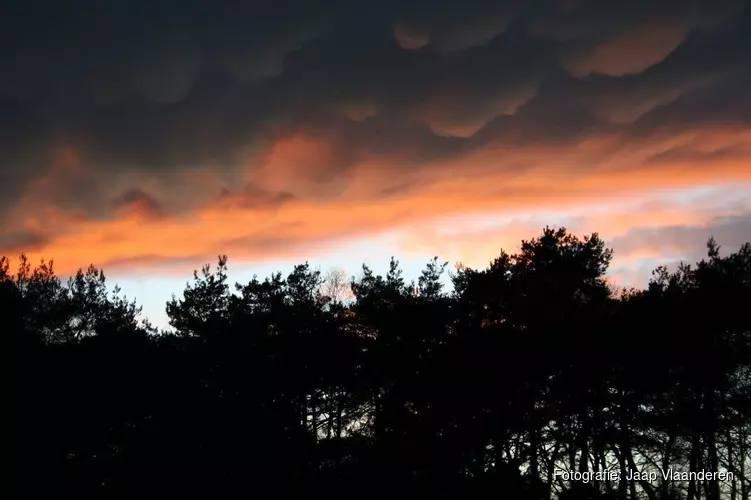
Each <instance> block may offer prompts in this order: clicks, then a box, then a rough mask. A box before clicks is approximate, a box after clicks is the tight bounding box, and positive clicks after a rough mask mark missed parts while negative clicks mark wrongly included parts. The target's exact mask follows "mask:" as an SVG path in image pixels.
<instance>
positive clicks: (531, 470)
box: [0, 228, 751, 500]
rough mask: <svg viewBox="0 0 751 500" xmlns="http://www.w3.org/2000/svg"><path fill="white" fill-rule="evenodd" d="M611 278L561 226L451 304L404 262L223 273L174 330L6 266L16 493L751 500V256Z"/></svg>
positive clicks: (86, 276) (586, 242)
mask: <svg viewBox="0 0 751 500" xmlns="http://www.w3.org/2000/svg"><path fill="white" fill-rule="evenodd" d="M611 258H612V251H611V250H609V249H608V248H607V247H606V245H605V243H604V242H603V241H602V240H601V239H600V238H599V237H598V235H597V234H592V235H588V236H584V237H581V238H580V237H577V236H575V235H572V234H570V233H569V232H567V231H566V229H564V228H561V229H551V228H546V229H545V230H544V231H543V232H542V234H541V235H540V236H539V237H537V238H535V239H532V240H530V241H523V242H522V245H521V247H520V250H519V251H518V252H517V253H515V254H508V253H506V252H503V251H501V253H500V255H499V256H498V257H497V258H496V259H494V260H493V261H492V262H491V263H490V264H489V266H488V267H487V268H485V269H472V268H468V267H462V266H457V267H456V269H455V270H454V271H451V272H449V275H450V279H451V282H452V284H453V287H452V289H450V290H445V289H444V287H443V279H442V276H444V274H445V273H446V272H447V270H446V268H447V263H443V262H440V261H439V260H438V259H437V258H436V259H433V260H432V261H430V262H429V263H428V264H427V266H426V268H425V269H424V270H423V271H422V273H421V275H420V276H419V278H418V279H417V281H416V282H407V281H406V280H405V278H404V277H403V275H402V271H401V270H400V268H399V263H398V261H396V260H395V259H393V258H392V260H391V263H390V266H389V270H388V272H387V273H386V274H385V276H382V275H378V274H376V273H374V272H373V271H372V270H371V269H370V268H368V267H367V266H363V269H362V273H361V275H360V276H358V277H353V278H352V279H351V280H349V281H348V280H346V279H345V278H344V276H343V275H342V274H341V273H328V274H322V273H321V272H319V271H317V270H314V269H312V268H311V267H310V266H309V265H308V264H302V265H298V266H295V268H294V269H293V270H292V272H291V273H289V274H288V275H287V276H284V275H282V273H276V274H273V275H271V276H269V277H267V278H265V279H259V278H254V279H252V280H251V281H250V282H248V283H245V284H239V283H238V284H235V285H234V286H231V284H230V282H229V280H228V276H227V257H226V256H220V257H219V259H218V261H217V263H216V265H215V266H214V267H212V266H209V265H207V266H205V267H204V268H203V269H201V270H200V271H196V272H195V273H194V276H193V280H192V281H191V282H188V283H187V285H186V288H185V289H184V290H183V292H182V295H181V296H179V297H175V296H173V298H172V300H170V301H169V302H168V303H167V305H166V311H167V315H168V317H169V321H170V325H171V326H172V327H173V331H169V332H165V331H158V330H157V329H156V328H154V327H152V326H151V325H150V324H149V323H148V322H145V321H142V320H141V319H140V308H139V307H138V305H137V304H136V303H135V302H134V301H129V300H128V299H127V298H125V297H122V295H121V294H120V292H119V290H118V289H117V288H116V289H115V290H113V291H112V292H110V291H109V290H108V289H107V286H106V280H105V276H104V274H103V272H102V271H101V270H99V269H97V268H95V267H94V266H91V267H89V268H88V270H86V271H83V270H81V271H79V272H78V273H77V274H76V275H75V276H74V277H72V278H70V280H68V281H67V282H64V281H62V280H61V279H60V278H59V277H58V276H57V275H56V274H55V272H54V269H53V264H52V263H51V262H42V263H41V264H39V265H37V266H36V267H32V266H31V264H30V263H29V262H28V260H27V259H25V258H24V257H22V258H21V260H20V263H19V265H18V270H17V271H13V270H11V268H10V266H9V260H8V259H7V258H4V257H3V258H2V259H0V318H2V320H1V321H2V323H1V325H2V329H3V330H4V331H5V332H7V333H10V334H12V335H13V342H14V348H15V357H16V363H15V378H16V381H15V390H16V392H17V394H16V398H15V403H14V404H13V405H12V407H13V408H14V409H15V412H16V415H15V418H16V420H15V425H14V427H13V432H12V434H14V436H15V440H16V445H15V449H14V450H15V451H14V453H13V456H12V457H11V460H12V461H13V462H15V463H16V464H17V472H16V475H15V476H16V482H17V487H16V488H15V489H16V491H17V492H21V494H22V495H21V496H22V497H34V498H36V496H37V495H38V494H50V493H58V494H59V493H64V494H71V495H73V494H76V495H87V494H91V495H101V494H103V493H108V492H114V493H119V494H124V495H126V496H128V497H130V496H133V497H136V496H138V497H144V496H156V495H159V496H163V495H170V497H171V496H176V495H184V494H185V495H193V494H202V495H210V497H212V498H225V497H230V496H235V495H247V494H250V495H256V496H260V497H261V498H268V497H277V496H280V495H281V496H282V497H284V496H285V495H291V494H295V495H307V496H311V497H316V498H318V497H320V496H321V495H323V496H324V497H325V498H329V499H335V498H344V497H356V498H358V497H365V498H380V497H383V496H385V495H398V496H402V495H419V496H420V497H421V498H422V497H428V496H430V497H432V498H509V499H519V500H524V499H541V500H551V499H554V498H560V499H584V498H591V499H595V498H599V499H613V500H638V499H645V500H669V499H670V500H679V499H680V500H683V499H685V500H704V499H706V500H720V499H721V498H722V499H725V498H728V499H731V500H749V492H750V491H751V313H749V310H750V309H751V244H750V243H746V244H745V245H743V246H742V247H741V248H740V249H739V250H738V251H737V252H735V253H732V254H729V255H727V256H721V255H720V252H719V246H718V245H717V244H716V243H715V242H714V240H711V239H710V241H709V242H708V244H707V257H706V258H704V259H703V260H701V261H700V262H698V263H696V264H695V265H683V264H682V265H681V266H680V267H679V268H678V269H677V270H676V271H673V272H670V271H669V270H668V269H666V268H664V267H660V268H658V269H656V270H655V271H654V272H653V276H652V279H651V281H650V282H649V285H648V286H647V287H646V288H645V289H641V290H637V289H628V290H624V289H616V288H614V287H613V286H611V285H609V283H608V281H607V279H606V272H607V269H608V265H609V263H610V261H611ZM667 470H671V471H673V472H674V473H675V474H674V478H673V479H672V480H670V479H665V478H664V477H663V475H662V471H667ZM634 472H639V473H640V474H634ZM699 472H705V473H711V474H715V476H711V475H710V476H709V479H707V475H706V474H704V475H700V474H696V473H699ZM650 473H653V475H650ZM687 473H695V474H687ZM716 473H719V475H717V474H716ZM574 474H575V475H576V477H578V478H580V479H579V480H576V479H572V477H573V476H574ZM681 474H682V475H681ZM713 477H720V478H721V479H717V480H715V479H713ZM581 478H587V480H586V481H585V480H581ZM675 478H678V479H675Z"/></svg>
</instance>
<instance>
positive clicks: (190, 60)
mask: <svg viewBox="0 0 751 500" xmlns="http://www.w3.org/2000/svg"><path fill="white" fill-rule="evenodd" d="M750 26H751V23H749V3H748V2H744V1H741V0H722V1H721V0H697V1H693V2H689V1H683V0H670V1H666V2H655V1H653V0H635V1H631V2H615V3H614V2H602V1H600V0H586V1H585V0H566V1H563V0H528V1H524V0H507V1H494V2H483V3H474V4H472V5H469V4H466V3H462V2H448V1H438V2H435V1H431V2H428V1H426V0H408V1H400V2H397V1H396V0H385V1H377V2H376V1H375V0H357V1H354V2H345V1H344V0H317V1H311V0H274V1H257V2H250V1H249V2H222V1H214V0H183V1H178V0H136V1H125V0H110V1H107V2H101V1H97V0H65V1H54V0H38V1H34V2H28V1H23V0H10V1H7V2H4V3H3V6H2V7H0V33H3V35H2V36H3V43H2V44H0V151H2V157H0V219H2V217H3V216H4V215H5V213H6V212H7V211H8V210H9V208H10V207H12V206H13V205H14V203H15V202H17V201H18V200H19V199H20V198H21V197H23V196H24V195H25V194H26V193H28V192H29V190H30V189H37V191H35V192H36V193H37V196H44V197H45V200H46V201H50V202H52V203H54V204H56V205H58V206H61V207H64V208H65V209H71V210H73V209H75V210H83V211H84V212H85V213H87V214H88V216H90V217H96V216H98V215H101V216H105V215H106V214H109V211H110V210H111V208H112V200H113V199H115V198H117V197H118V196H121V195H122V193H123V192H124V191H126V190H127V189H131V188H132V189H135V190H134V191H131V192H130V194H131V195H132V196H135V194H134V193H140V194H139V195H138V196H140V198H138V200H135V199H134V200H131V201H130V203H140V205H139V206H141V207H142V208H143V210H145V211H147V212H149V213H151V214H157V213H162V212H164V211H168V210H177V209H187V208H189V205H190V203H189V201H188V200H196V203H198V201H200V200H199V197H192V196H184V195H182V194H181V195H180V197H179V198H180V199H179V200H177V201H174V202H172V203H167V202H162V201H160V202H157V201H156V200H157V199H159V200H162V198H163V197H169V196H167V195H168V193H169V192H170V191H171V190H172V189H173V187H174V179H175V176H179V175H181V174H182V173H184V172H187V171H193V170H200V169H204V170H211V171H212V172H214V173H215V176H216V177H217V178H218V179H220V184H221V185H222V186H223V187H224V188H226V189H228V190H230V191H232V192H235V195H233V196H234V198H232V199H234V200H241V202H242V203H245V204H258V205H259V206H260V204H269V205H271V206H273V205H275V204H279V203H281V202H284V201H289V200H291V199H292V198H293V197H304V196H306V195H308V194H311V193H312V195H315V196H326V197H335V196H338V194H339V193H341V192H343V191H344V189H345V187H346V186H345V185H344V183H346V180H343V179H346V174H347V173H348V172H350V171H351V169H352V168H353V167H354V166H356V165H358V164H359V163H361V162H363V161H365V160H369V161H371V162H377V163H379V165H381V168H382V169H384V170H387V171H389V172H390V173H391V174H390V175H389V178H390V179H391V180H390V181H384V186H383V189H382V190H381V192H390V193H393V192H395V190H400V191H402V192H406V191H409V186H407V185H405V182H406V181H404V180H399V179H396V178H395V177H396V176H397V175H398V174H399V173H402V172H405V170H406V169H411V170H414V169H419V168H424V167H423V166H424V165H430V164H434V163H435V161H437V160H442V159H448V158H460V157H462V155H466V154H470V153H472V152H473V151H478V150H481V149H482V148H483V147H486V146H488V145H502V146H508V147H513V146H524V147H531V146H534V145H537V146H544V147H550V146H551V145H565V144H566V143H571V142H576V141H579V140H581V139H582V138H585V137H588V136H591V135H597V134H608V133H617V134H621V135H622V136H623V137H624V139H623V141H624V142H623V143H621V144H619V145H618V147H622V148H628V147H630V144H632V143H633V142H634V141H637V140H642V139H643V138H644V137H647V136H649V135H650V134H653V133H656V131H659V130H663V129H664V128H665V127H666V126H667V125H669V126H672V127H674V128H675V127H684V128H690V127H692V126H696V124H702V123H707V122H710V123H719V122H722V123H724V124H727V123H748V120H749V117H750V116H751V113H750V112H749V97H748V96H749V93H748V91H747V90H746V89H747V88H748V86H749V74H751V73H750V72H749V64H750V63H749V61H751V53H750V52H751V51H750V50H749V47H751V38H750V30H749V27H750ZM639 40H641V41H640V42H639ZM635 41H637V42H638V43H636V42H635ZM297 137H307V138H309V139H310V140H311V141H318V142H319V143H325V144H326V145H327V147H328V150H327V153H326V155H323V156H318V157H317V158H309V159H308V160H309V161H307V162H306V161H302V160H301V159H300V158H299V157H297V156H294V155H293V156H292V158H293V159H295V160H296V161H297V162H298V163H299V165H298V168H295V169H293V170H292V171H291V173H288V172H286V171H284V172H282V173H280V174H279V176H282V177H283V176H288V178H291V177H290V176H294V177H295V178H296V179H297V180H296V181H290V182H289V184H290V188H289V189H288V190H287V189H282V188H280V189H276V192H278V193H284V194H271V195H268V194H266V193H264V194H259V192H248V191H247V190H246V192H243V193H240V194H237V191H238V189H237V186H238V185H245V184H246V183H248V182H249V179H251V180H252V179H253V178H254V176H260V175H264V176H266V177H269V176H270V174H269V172H267V171H266V170H268V169H269V168H271V169H283V167H280V166H279V165H278V162H277V163H275V162H274V161H275V160H273V159H274V158H275V157H274V154H275V151H276V150H275V149H274V148H275V147H276V146H277V145H278V144H280V143H284V141H291V142H290V144H293V145H294V144H296V143H295V142H294V140H295V139H294V138H297ZM60 148H69V149H72V150H74V151H76V153H77V154H78V155H79V158H80V162H81V165H80V170H79V171H77V173H75V174H70V175H68V174H65V175H62V174H60V175H58V174H55V175H58V177H54V175H52V174H50V168H51V166H50V165H51V164H52V163H53V162H52V161H51V160H50V158H51V155H54V152H55V151H57V150H59V149H60ZM679 153H680V151H676V152H673V154H675V155H678V154H679ZM321 157H323V158H325V161H320V158H321ZM285 158H286V157H285ZM277 160H278V158H277ZM285 161H287V160H285ZM655 161H656V159H655ZM269 165H271V166H269ZM508 168H509V169H519V168H524V165H523V164H520V163H518V162H517V163H509V164H508ZM141 174H142V175H143V176H145V177H146V176H148V177H149V178H150V179H151V181H150V184H149V186H150V188H149V192H150V193H151V194H150V195H147V194H146V193H145V191H138V189H141V187H140V186H139V187H137V188H133V181H132V179H133V178H134V177H137V176H138V175H141ZM51 175H52V177H54V179H55V180H54V181H50V182H49V183H48V184H49V185H48V186H47V187H45V188H44V189H43V190H42V191H39V189H40V188H38V186H37V185H36V184H35V182H37V181H38V180H39V179H40V178H51V177H50V176H51ZM124 178H127V179H125V180H123V179H124ZM298 181H299V182H298ZM322 185H330V186H329V187H328V188H327V189H323V188H320V186H322ZM205 187H206V186H204V185H203V184H202V183H197V184H196V185H195V186H194V189H196V190H201V189H204V188H205ZM215 187H216V186H212V189H214V188H215ZM144 189H145V188H144ZM186 189H187V188H186ZM218 191H219V189H217V190H215V191H212V194H211V196H215V194H216V192H218ZM251 191H252V190H251ZM40 193H42V194H40ZM224 199H225V200H226V199H228V198H227V197H226V196H225V198H224ZM121 201H127V200H124V198H123V200H121Z"/></svg>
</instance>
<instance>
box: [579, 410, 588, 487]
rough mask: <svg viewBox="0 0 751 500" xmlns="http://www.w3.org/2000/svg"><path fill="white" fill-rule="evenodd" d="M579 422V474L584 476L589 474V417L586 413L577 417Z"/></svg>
mask: <svg viewBox="0 0 751 500" xmlns="http://www.w3.org/2000/svg"><path fill="white" fill-rule="evenodd" d="M579 422H580V427H579V448H580V450H581V457H580V458H579V472H581V473H582V474H585V473H587V472H589V416H588V415H586V412H582V413H581V414H580V415H579Z"/></svg>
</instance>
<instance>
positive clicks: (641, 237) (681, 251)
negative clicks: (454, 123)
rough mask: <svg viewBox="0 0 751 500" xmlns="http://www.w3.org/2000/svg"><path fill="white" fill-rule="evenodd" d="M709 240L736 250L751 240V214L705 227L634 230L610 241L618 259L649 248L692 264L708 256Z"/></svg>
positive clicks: (723, 219) (725, 218) (720, 220)
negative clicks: (711, 238) (707, 244)
mask: <svg viewBox="0 0 751 500" xmlns="http://www.w3.org/2000/svg"><path fill="white" fill-rule="evenodd" d="M710 237H714V238H715V240H716V241H717V243H719V244H720V245H722V246H723V247H725V248H727V249H730V250H737V249H738V248H740V247H741V245H743V244H744V243H746V242H747V241H749V239H751V213H747V214H743V215H735V216H731V217H718V218H716V219H715V220H714V221H712V222H711V223H710V224H707V225H705V226H663V227H659V228H634V229H631V230H630V231H629V232H628V233H627V234H625V235H623V236H621V237H617V238H613V239H611V240H610V241H609V244H610V245H611V246H612V248H613V249H614V250H615V252H616V254H617V255H619V256H628V255H630V254H635V253H638V252H639V251H641V250H645V249H648V250H650V251H653V252H656V253H659V254H661V255H672V256H676V255H677V256H680V260H684V261H685V262H687V263H693V262H696V261H698V260H701V259H702V258H703V257H705V256H706V251H705V243H706V242H707V240H708V239H709V238H710Z"/></svg>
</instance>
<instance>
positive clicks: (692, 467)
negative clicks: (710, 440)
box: [686, 429, 701, 500]
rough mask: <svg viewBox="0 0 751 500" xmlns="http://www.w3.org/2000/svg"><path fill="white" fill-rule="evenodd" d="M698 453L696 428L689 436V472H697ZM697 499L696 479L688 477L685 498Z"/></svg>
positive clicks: (688, 499)
mask: <svg viewBox="0 0 751 500" xmlns="http://www.w3.org/2000/svg"><path fill="white" fill-rule="evenodd" d="M699 453H701V450H700V442H699V432H698V431H697V430H696V429H694V431H693V435H692V437H691V458H690V459H689V466H688V470H689V472H697V470H698V466H699V464H698V462H699ZM698 499H699V496H698V491H697V485H696V481H695V480H694V479H693V478H689V480H688V492H687V493H686V500H698Z"/></svg>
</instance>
